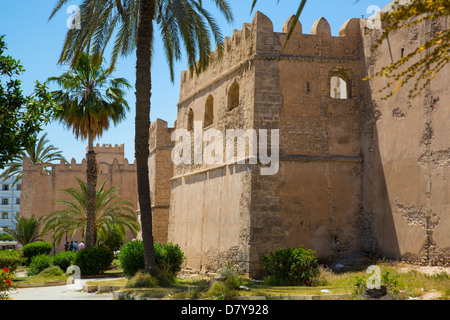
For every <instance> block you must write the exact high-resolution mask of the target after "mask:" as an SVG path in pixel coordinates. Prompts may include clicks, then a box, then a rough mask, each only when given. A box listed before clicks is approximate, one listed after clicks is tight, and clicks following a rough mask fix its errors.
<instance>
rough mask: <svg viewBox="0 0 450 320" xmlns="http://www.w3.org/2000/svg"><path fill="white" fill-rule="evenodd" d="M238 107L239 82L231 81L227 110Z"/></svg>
mask: <svg viewBox="0 0 450 320" xmlns="http://www.w3.org/2000/svg"><path fill="white" fill-rule="evenodd" d="M237 107H239V83H237V82H236V81H235V82H233V84H232V85H231V87H230V89H228V111H230V110H233V109H234V108H237Z"/></svg>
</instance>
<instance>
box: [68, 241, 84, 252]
mask: <svg viewBox="0 0 450 320" xmlns="http://www.w3.org/2000/svg"><path fill="white" fill-rule="evenodd" d="M83 248H84V243H83V241H81V242H80V243H77V241H76V240H75V242H73V241H70V243H69V242H66V244H65V245H64V249H65V250H66V251H74V252H76V251H80V250H81V249H83Z"/></svg>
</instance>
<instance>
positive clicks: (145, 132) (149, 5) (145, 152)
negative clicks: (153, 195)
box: [135, 0, 156, 274]
mask: <svg viewBox="0 0 450 320" xmlns="http://www.w3.org/2000/svg"><path fill="white" fill-rule="evenodd" d="M154 15H155V1H154V0H142V1H141V8H140V20H139V26H138V35H137V46H136V47H137V50H136V119H135V130H136V132H135V135H136V136H135V157H136V165H137V184H138V194H139V207H140V211H141V225H142V241H143V245H144V260H145V273H147V274H154V273H155V272H156V262H155V252H154V247H153V221H152V207H151V199H150V185H149V173H148V157H149V141H148V140H149V129H150V97H151V89H152V83H151V45H152V42H153V17H154Z"/></svg>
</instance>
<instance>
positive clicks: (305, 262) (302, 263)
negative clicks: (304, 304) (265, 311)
mask: <svg viewBox="0 0 450 320" xmlns="http://www.w3.org/2000/svg"><path fill="white" fill-rule="evenodd" d="M261 263H262V268H263V270H265V271H266V272H267V274H268V275H269V277H268V280H269V282H271V283H270V284H272V285H311V284H312V283H313V281H315V280H316V279H317V278H318V276H319V274H320V271H319V268H318V262H317V258H316V255H315V251H313V250H309V249H304V248H303V246H301V247H300V248H298V249H292V248H288V249H280V248H279V249H277V250H275V252H273V253H271V254H265V255H263V256H262V257H261Z"/></svg>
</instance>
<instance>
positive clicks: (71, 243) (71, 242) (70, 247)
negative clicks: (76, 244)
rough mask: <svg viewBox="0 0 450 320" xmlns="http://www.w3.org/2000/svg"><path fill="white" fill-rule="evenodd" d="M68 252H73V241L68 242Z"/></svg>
mask: <svg viewBox="0 0 450 320" xmlns="http://www.w3.org/2000/svg"><path fill="white" fill-rule="evenodd" d="M69 251H73V241H70V245H69Z"/></svg>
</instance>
